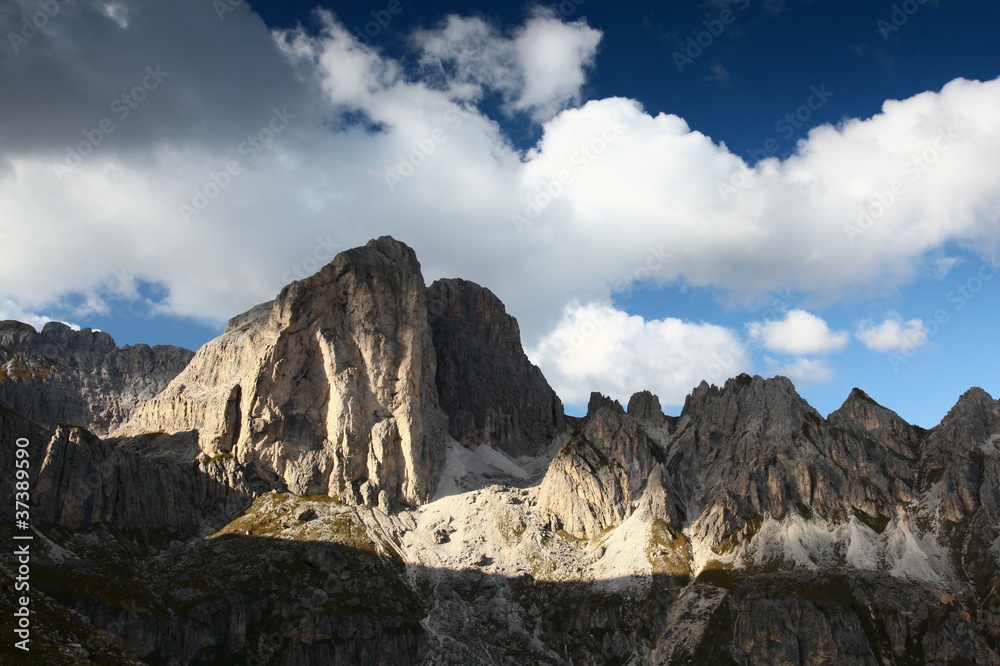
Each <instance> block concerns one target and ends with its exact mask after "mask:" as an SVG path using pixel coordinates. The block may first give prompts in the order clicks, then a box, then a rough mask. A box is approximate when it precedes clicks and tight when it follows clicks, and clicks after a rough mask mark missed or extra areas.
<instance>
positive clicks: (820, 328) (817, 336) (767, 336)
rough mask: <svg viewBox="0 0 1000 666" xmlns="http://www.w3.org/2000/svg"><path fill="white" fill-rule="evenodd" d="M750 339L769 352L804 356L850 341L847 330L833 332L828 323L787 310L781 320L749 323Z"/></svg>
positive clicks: (833, 348) (830, 350) (809, 315)
mask: <svg viewBox="0 0 1000 666" xmlns="http://www.w3.org/2000/svg"><path fill="white" fill-rule="evenodd" d="M747 330H748V333H749V336H750V339H751V340H752V341H754V342H757V343H759V344H761V345H763V346H764V348H765V349H767V350H769V351H772V352H779V353H783V354H791V355H795V356H805V355H809V354H829V353H831V352H836V351H840V350H842V349H843V348H844V347H846V346H847V343H848V342H849V341H850V334H849V333H847V332H846V331H833V330H831V329H830V326H829V324H827V323H826V321H824V320H823V319H822V318H820V317H817V316H816V315H814V314H812V313H811V312H806V311H805V310H789V311H788V312H787V313H785V317H784V318H783V319H778V320H773V321H763V322H752V323H750V324H749V325H748V326H747Z"/></svg>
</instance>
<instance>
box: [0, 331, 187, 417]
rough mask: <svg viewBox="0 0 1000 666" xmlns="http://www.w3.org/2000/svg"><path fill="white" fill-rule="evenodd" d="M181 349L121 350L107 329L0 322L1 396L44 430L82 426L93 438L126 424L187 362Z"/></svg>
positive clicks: (161, 347)
mask: <svg viewBox="0 0 1000 666" xmlns="http://www.w3.org/2000/svg"><path fill="white" fill-rule="evenodd" d="M192 356H194V353H193V352H190V351H188V350H186V349H181V348H180V347H171V346H167V345H158V346H155V347H150V346H148V345H131V346H127V347H122V348H119V347H118V346H117V345H116V344H115V341H114V340H113V339H112V338H111V336H110V335H108V334H107V333H102V332H100V331H93V330H91V329H89V328H85V329H83V330H80V331H74V330H73V329H71V328H70V327H69V326H66V325H65V324H61V323H58V322H49V323H47V324H46V325H45V326H44V327H43V328H42V330H41V332H38V331H36V330H35V329H34V328H33V327H32V326H30V325H29V324H22V323H20V322H15V321H4V322H0V400H3V401H5V402H6V403H8V404H9V405H10V406H11V407H12V408H13V409H15V410H16V411H18V412H19V413H21V414H23V415H24V416H26V417H27V418H29V419H32V420H33V421H35V422H37V423H39V424H40V425H42V426H44V427H46V428H52V427H54V426H55V425H56V424H58V423H66V424H71V425H76V426H83V427H85V428H88V429H89V430H91V431H92V432H94V433H96V434H98V435H105V434H107V433H108V432H109V431H110V430H113V429H114V428H115V427H117V426H118V425H120V424H121V423H123V422H125V421H126V420H127V419H128V417H129V416H130V415H131V413H132V412H133V411H134V410H135V409H136V408H137V407H138V406H139V405H141V404H142V403H143V402H145V401H147V400H149V399H151V398H152V397H153V396H155V395H156V394H157V393H159V392H160V391H162V390H163V389H164V388H165V387H166V386H167V384H168V383H170V381H171V380H172V379H173V378H174V377H176V376H177V375H178V374H179V373H180V372H181V370H183V369H184V367H185V366H187V364H188V362H189V361H190V360H191V357H192Z"/></svg>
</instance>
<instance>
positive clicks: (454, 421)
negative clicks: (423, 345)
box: [427, 279, 564, 457]
mask: <svg viewBox="0 0 1000 666" xmlns="http://www.w3.org/2000/svg"><path fill="white" fill-rule="evenodd" d="M427 306H428V311H429V316H430V324H431V331H432V333H433V336H434V348H435V351H436V353H437V387H438V392H439V395H440V399H441V408H442V409H443V410H444V411H445V413H446V414H447V415H448V429H449V432H450V433H451V436H452V437H454V438H455V439H456V440H458V441H459V442H461V443H462V444H464V445H465V446H467V447H468V448H470V449H475V448H476V447H477V446H479V445H480V444H488V445H489V446H492V447H493V448H495V449H499V450H501V451H504V452H505V453H508V454H509V455H511V456H514V457H519V456H524V455H529V456H535V455H539V454H541V453H543V452H544V451H545V448H546V446H547V445H548V443H549V442H550V441H551V440H552V438H553V437H555V436H556V435H557V434H558V433H559V432H561V431H562V429H563V427H564V418H563V407H562V402H561V401H560V400H559V398H558V396H556V394H555V392H554V391H553V390H552V388H551V387H550V386H549V384H548V382H547V381H545V377H543V376H542V372H541V370H539V369H538V367H537V366H535V365H533V364H532V363H531V361H529V360H528V357H527V356H526V355H525V354H524V350H523V349H522V347H521V333H520V329H519V328H518V325H517V320H516V319H514V318H513V317H511V316H510V315H509V314H507V310H506V309H505V308H504V305H503V303H501V302H500V299H498V298H497V297H496V296H495V295H494V294H493V292H491V291H490V290H488V289H485V288H484V287H480V286H479V285H477V284H475V283H474V282H469V281H467V280H459V279H450V280H437V281H436V282H434V283H433V284H432V285H431V286H430V287H429V288H428V290H427Z"/></svg>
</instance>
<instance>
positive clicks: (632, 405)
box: [625, 391, 666, 425]
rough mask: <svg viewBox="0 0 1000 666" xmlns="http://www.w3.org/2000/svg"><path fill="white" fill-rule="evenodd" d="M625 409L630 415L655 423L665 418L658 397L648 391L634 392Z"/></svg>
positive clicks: (661, 421) (659, 422)
mask: <svg viewBox="0 0 1000 666" xmlns="http://www.w3.org/2000/svg"><path fill="white" fill-rule="evenodd" d="M625 411H626V412H627V413H628V415H629V416H631V417H634V418H637V419H643V420H644V421H650V422H651V423H654V424H657V425H659V424H661V423H663V422H664V421H665V420H666V417H665V416H664V414H663V408H662V407H661V406H660V398H659V397H658V396H656V395H653V394H652V393H650V392H649V391H639V392H638V393H634V394H633V395H632V397H631V398H629V401H628V407H627V408H626V410H625Z"/></svg>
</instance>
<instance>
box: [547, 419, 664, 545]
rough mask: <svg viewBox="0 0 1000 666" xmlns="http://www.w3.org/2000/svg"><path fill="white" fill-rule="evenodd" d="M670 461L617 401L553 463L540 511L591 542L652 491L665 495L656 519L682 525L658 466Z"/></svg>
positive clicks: (561, 451) (571, 442)
mask: <svg viewBox="0 0 1000 666" xmlns="http://www.w3.org/2000/svg"><path fill="white" fill-rule="evenodd" d="M665 461H666V453H665V451H664V450H663V449H662V448H661V446H660V444H659V443H657V442H656V441H654V440H653V439H652V438H650V437H649V435H647V434H646V432H645V431H644V430H643V429H642V428H641V427H640V423H639V421H638V420H636V419H635V418H633V417H632V416H630V415H628V414H625V413H623V412H622V411H621V408H620V406H617V403H615V405H605V406H603V407H601V408H599V409H598V410H597V412H595V413H594V414H592V415H591V416H590V417H589V418H588V420H587V425H586V427H585V428H584V430H583V432H581V433H580V434H579V435H576V436H575V437H573V438H572V439H571V440H570V441H569V442H567V443H566V445H565V446H563V448H562V449H561V450H560V451H559V453H558V454H557V455H556V457H555V458H554V459H553V460H552V463H551V464H550V465H549V469H548V471H547V472H546V474H545V478H544V479H543V481H542V485H541V488H540V489H539V500H538V501H539V507H540V508H541V510H542V511H544V512H546V513H547V514H548V515H549V516H550V517H551V518H552V519H554V522H555V523H556V524H557V526H558V527H560V528H562V529H565V530H566V531H567V532H568V533H570V534H572V535H574V536H578V537H583V538H592V537H594V536H597V535H598V534H600V533H601V532H602V531H603V530H605V529H606V528H608V527H613V526H615V525H618V524H621V523H622V522H623V521H624V520H625V519H626V518H628V516H629V515H630V514H631V513H632V511H633V510H634V509H635V507H636V504H637V502H638V500H639V499H640V498H641V497H642V496H643V494H644V492H645V491H646V489H647V487H651V488H653V489H655V490H659V491H660V495H661V496H663V499H660V500H659V501H658V502H657V506H656V507H655V509H654V512H655V513H656V515H657V516H658V517H660V518H662V519H664V520H667V521H668V522H670V523H672V524H675V525H676V524H679V523H680V520H679V518H678V515H677V511H676V508H675V506H674V505H673V504H672V503H671V504H670V506H667V501H666V499H665V497H666V495H665V494H664V493H665V491H667V488H666V487H665V486H664V484H663V479H662V477H661V469H660V467H659V464H662V463H663V462H665ZM655 490H654V492H655ZM668 494H669V493H668Z"/></svg>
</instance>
